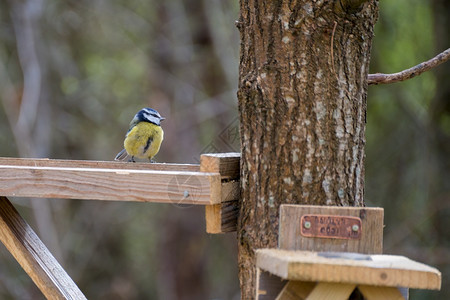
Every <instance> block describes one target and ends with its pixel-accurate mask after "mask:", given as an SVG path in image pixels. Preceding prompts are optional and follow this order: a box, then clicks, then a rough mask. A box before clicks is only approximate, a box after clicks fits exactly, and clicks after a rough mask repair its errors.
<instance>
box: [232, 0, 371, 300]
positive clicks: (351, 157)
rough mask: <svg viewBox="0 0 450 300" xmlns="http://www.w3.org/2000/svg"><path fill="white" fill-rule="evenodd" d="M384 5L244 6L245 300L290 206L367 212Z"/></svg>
mask: <svg viewBox="0 0 450 300" xmlns="http://www.w3.org/2000/svg"><path fill="white" fill-rule="evenodd" d="M377 12H378V2H377V1H374V0H371V1H367V2H365V1H344V0H340V1H312V0H301V1H281V0H280V1H275V0H271V1H268V0H241V1H240V14H241V15H240V19H239V21H238V22H237V25H238V28H239V30H240V34H241V56H240V68H239V76H240V79H239V91H238V100H239V111H240V122H241V145H242V156H241V157H242V160H241V161H242V163H241V172H242V173H241V183H242V203H241V211H240V217H239V222H238V240H239V268H240V274H239V276H240V282H241V291H242V299H253V298H254V295H255V285H254V281H255V267H254V249H258V248H267V247H276V246H277V235H278V215H279V206H280V204H282V203H297V204H316V205H343V206H349V205H350V206H363V205H364V199H363V194H364V144H365V137H364V134H365V120H366V94H367V80H366V78H367V74H368V67H369V59H370V48H371V41H372V37H373V26H374V24H375V21H376V19H377Z"/></svg>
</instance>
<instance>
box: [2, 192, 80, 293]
mask: <svg viewBox="0 0 450 300" xmlns="http://www.w3.org/2000/svg"><path fill="white" fill-rule="evenodd" d="M0 240H1V241H2V243H3V244H4V245H5V246H6V248H7V249H8V250H9V252H10V253H11V254H12V255H13V256H14V258H15V259H16V260H17V262H18V263H19V264H20V265H21V266H22V268H23V269H24V270H25V272H27V274H28V275H29V276H30V277H31V279H32V280H33V281H34V283H35V284H36V285H37V287H38V288H39V289H40V290H41V292H42V293H43V294H44V296H45V297H46V298H47V299H77V300H78V299H86V297H85V296H84V295H83V293H82V292H81V291H80V289H79V288H78V287H77V286H76V284H75V283H74V282H73V280H72V279H71V278H70V277H69V275H67V273H66V271H64V269H63V268H62V267H61V265H60V264H59V263H58V262H57V261H56V259H55V258H54V257H53V255H52V254H51V253H50V251H49V250H48V249H47V247H45V245H44V244H43V243H42V242H41V240H40V239H39V237H38V236H37V235H36V234H35V233H34V231H33V229H31V227H30V226H29V225H28V224H27V222H25V220H24V219H23V218H22V217H21V216H20V214H19V213H18V212H17V210H16V209H15V208H14V206H13V205H12V204H11V202H10V201H9V200H8V199H7V198H6V197H0Z"/></svg>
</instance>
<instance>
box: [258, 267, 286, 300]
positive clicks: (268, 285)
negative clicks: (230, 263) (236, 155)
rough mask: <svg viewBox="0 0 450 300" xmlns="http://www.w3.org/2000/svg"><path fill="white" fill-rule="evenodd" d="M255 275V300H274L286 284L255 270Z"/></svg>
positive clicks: (282, 280) (270, 275) (278, 278)
mask: <svg viewBox="0 0 450 300" xmlns="http://www.w3.org/2000/svg"><path fill="white" fill-rule="evenodd" d="M256 273H257V274H256V277H257V281H256V285H255V286H256V290H255V292H256V297H255V299H256V300H273V299H275V298H276V297H277V295H278V294H279V293H280V291H281V290H282V289H283V287H284V286H285V285H286V284H287V282H288V281H287V280H284V279H281V278H280V277H277V276H275V275H272V274H270V273H269V272H265V271H263V270H261V269H257V270H256Z"/></svg>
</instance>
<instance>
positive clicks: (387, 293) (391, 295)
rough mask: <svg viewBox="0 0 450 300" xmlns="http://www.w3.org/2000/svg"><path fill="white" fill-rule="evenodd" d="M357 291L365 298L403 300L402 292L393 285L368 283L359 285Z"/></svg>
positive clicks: (370, 299) (372, 299) (367, 299)
mask: <svg viewBox="0 0 450 300" xmlns="http://www.w3.org/2000/svg"><path fill="white" fill-rule="evenodd" d="M358 289H359V291H360V292H361V293H362V294H363V295H364V299H366V300H385V299H389V300H404V299H406V298H405V297H403V295H402V293H401V292H400V291H399V289H398V288H395V287H378V286H370V285H359V286H358Z"/></svg>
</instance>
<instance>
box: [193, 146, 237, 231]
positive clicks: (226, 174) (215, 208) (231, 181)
mask: <svg viewBox="0 0 450 300" xmlns="http://www.w3.org/2000/svg"><path fill="white" fill-rule="evenodd" d="M239 165H240V154H239V153H214V154H202V155H201V156H200V170H201V171H202V172H214V173H216V172H219V174H220V176H221V180H222V186H221V194H222V203H220V204H215V205H208V206H206V207H205V219H206V232H208V233H214V234H219V233H226V232H233V231H236V224H237V217H238V213H239V201H238V200H239V198H240V182H239V180H237V179H239Z"/></svg>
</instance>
